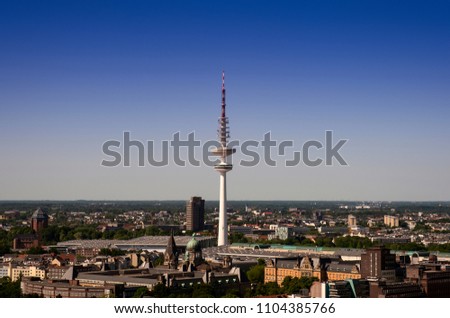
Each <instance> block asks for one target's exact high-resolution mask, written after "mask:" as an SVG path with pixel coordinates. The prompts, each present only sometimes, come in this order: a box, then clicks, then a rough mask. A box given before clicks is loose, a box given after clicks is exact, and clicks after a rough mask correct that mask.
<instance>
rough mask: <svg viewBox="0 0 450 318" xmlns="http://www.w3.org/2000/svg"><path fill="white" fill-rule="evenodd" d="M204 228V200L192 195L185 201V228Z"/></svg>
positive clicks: (193, 229) (197, 229)
mask: <svg viewBox="0 0 450 318" xmlns="http://www.w3.org/2000/svg"><path fill="white" fill-rule="evenodd" d="M204 228H205V200H202V198H201V197H192V198H191V199H190V200H189V201H187V203H186V230H188V231H193V232H196V231H202V230H204Z"/></svg>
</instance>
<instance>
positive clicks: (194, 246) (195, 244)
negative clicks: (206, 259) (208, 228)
mask: <svg viewBox="0 0 450 318" xmlns="http://www.w3.org/2000/svg"><path fill="white" fill-rule="evenodd" d="M199 249H200V242H199V241H197V240H196V239H195V237H194V236H193V237H192V239H191V240H190V241H189V242H188V243H187V245H186V250H188V251H197V250H199Z"/></svg>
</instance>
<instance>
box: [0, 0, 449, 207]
mask: <svg viewBox="0 0 450 318" xmlns="http://www.w3.org/2000/svg"><path fill="white" fill-rule="evenodd" d="M1 7H2V10H0V25H1V26H2V28H0V30H1V31H0V34H1V38H2V39H3V43H4V45H3V49H2V51H1V52H0V67H1V69H2V73H1V74H0V82H1V83H2V85H1V87H2V88H0V93H1V94H0V149H2V150H1V157H0V175H1V176H2V178H0V200H77V199H86V200H168V199H173V200H178V199H182V200H183V199H185V198H188V197H191V196H193V195H196V196H201V197H203V198H204V199H205V200H207V201H215V200H218V191H217V190H218V187H217V173H215V172H214V171H213V169H211V168H210V167H206V166H200V167H191V166H187V167H178V166H176V165H173V164H170V165H169V166H167V167H160V168H156V167H152V166H150V165H146V166H145V167H137V166H136V165H132V166H131V167H122V166H121V167H113V168H106V167H102V166H101V162H102V160H103V159H105V158H106V156H105V155H104V154H103V153H102V144H103V143H104V142H105V141H107V140H111V139H120V138H121V136H122V134H123V132H124V131H129V132H130V133H131V137H132V139H136V140H142V141H146V140H154V141H155V144H158V143H159V142H160V141H162V140H169V139H170V138H171V137H172V136H173V134H174V133H176V132H180V135H181V137H182V138H186V136H187V135H188V134H189V133H190V132H195V134H196V136H198V138H200V140H203V141H207V140H214V139H216V134H215V131H216V130H217V124H216V119H217V109H218V107H219V105H220V96H219V91H220V84H221V83H220V74H221V72H222V70H223V69H224V70H225V71H226V73H227V89H228V94H227V98H228V106H229V107H227V115H228V116H229V117H230V121H231V122H232V124H233V131H232V136H231V140H241V141H243V140H261V139H262V138H263V136H264V134H265V133H267V132H269V131H270V132H271V134H272V136H273V138H274V139H275V140H279V141H282V140H292V141H294V144H295V145H296V146H297V147H299V145H302V144H303V143H304V142H306V141H308V140H319V141H322V142H323V141H324V139H325V132H326V131H333V133H334V137H335V138H336V140H339V139H348V142H347V144H346V145H345V146H344V147H343V148H342V154H343V156H344V157H345V159H346V161H348V164H349V165H348V166H340V165H338V164H336V162H334V163H335V164H334V165H333V166H320V167H306V166H304V165H300V166H296V167H283V166H277V167H269V166H267V165H265V164H260V165H258V166H256V167H251V168H249V167H242V166H239V165H237V164H236V161H234V162H233V165H234V168H233V170H234V172H232V173H231V174H229V184H230V185H231V184H232V186H231V187H229V189H228V198H229V200H230V201H233V200H260V199H266V200H299V201H303V200H318V201H319V200H330V201H333V200H340V201H346V200H349V201H354V200H355V201H372V200H373V201H384V200H386V201H448V200H450V196H449V193H448V189H449V187H450V169H449V165H448V162H450V150H449V149H448V147H446V144H447V140H448V137H449V136H450V127H448V125H447V119H448V118H449V115H450V113H449V112H450V110H449V107H448V106H449V105H448V101H449V100H450V98H449V97H450V92H449V91H448V89H447V85H446V84H447V83H448V82H449V80H450V68H449V62H450V61H449V56H450V54H449V53H450V46H449V44H448V43H449V42H448V39H449V36H450V31H449V30H450V28H449V26H450V21H448V19H447V17H446V14H445V12H448V9H449V4H448V3H446V2H444V1H442V2H441V1H437V2H434V3H433V5H429V4H427V3H426V2H424V1H411V2H408V4H407V5H406V4H404V5H401V4H393V3H391V2H388V1H369V2H365V3H359V2H357V1H344V2H341V3H335V2H333V1H324V2H323V3H322V2H321V3H320V4H316V3H309V2H306V1H299V2H296V3H292V2H285V3H284V5H281V4H278V3H273V2H260V1H258V2H247V3H245V4H242V3H240V2H234V1H231V2H227V3H221V4H220V6H217V7H215V6H214V5H213V4H210V3H209V2H202V1H194V2H191V3H189V4H187V3H184V2H176V5H174V4H173V3H170V4H166V3H158V2H152V1H150V2H147V1H137V2H134V3H133V4H126V3H120V2H117V3H116V2H104V1H100V2H95V3H89V4H87V3H83V2H79V3H56V2H51V1H44V2H40V3H39V4H38V3H34V2H31V1H30V2H27V1H25V2H21V3H4V4H2V5H1ZM296 150H298V149H296ZM315 154H316V155H320V154H321V153H320V152H317V153H315ZM239 156H242V154H239V153H236V155H235V156H233V157H235V159H238V158H239ZM193 178H195V180H196V182H192V180H193Z"/></svg>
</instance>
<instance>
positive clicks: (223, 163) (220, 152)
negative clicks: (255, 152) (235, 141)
mask: <svg viewBox="0 0 450 318" xmlns="http://www.w3.org/2000/svg"><path fill="white" fill-rule="evenodd" d="M225 105H226V104H225V74H224V73H222V113H221V116H220V117H219V129H218V135H219V136H218V137H219V143H220V146H219V147H217V148H216V149H215V150H214V151H213V154H214V155H216V156H218V157H219V159H220V162H219V163H218V164H217V165H215V166H214V169H215V170H216V171H217V172H219V173H220V192H219V197H220V199H219V201H220V202H219V227H218V237H217V245H218V246H223V245H228V224H227V182H226V174H227V172H228V171H230V170H231V169H233V165H232V164H231V163H230V162H229V156H231V155H232V154H233V153H234V152H235V149H232V148H228V138H229V137H230V129H229V127H228V117H227V116H226V114H225Z"/></svg>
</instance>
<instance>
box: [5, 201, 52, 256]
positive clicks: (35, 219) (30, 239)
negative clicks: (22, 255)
mask: <svg viewBox="0 0 450 318" xmlns="http://www.w3.org/2000/svg"><path fill="white" fill-rule="evenodd" d="M47 227H48V215H47V213H45V212H44V211H42V209H41V208H38V209H37V210H36V211H34V213H33V214H32V216H31V228H32V229H33V231H34V233H30V234H19V235H17V236H16V237H15V238H14V239H13V246H12V248H13V249H14V250H22V249H30V248H32V247H38V246H39V245H40V241H41V233H42V230H43V229H45V228H47Z"/></svg>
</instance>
